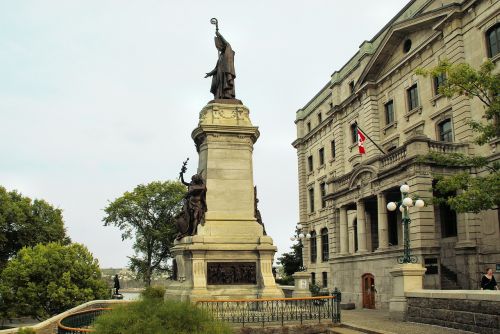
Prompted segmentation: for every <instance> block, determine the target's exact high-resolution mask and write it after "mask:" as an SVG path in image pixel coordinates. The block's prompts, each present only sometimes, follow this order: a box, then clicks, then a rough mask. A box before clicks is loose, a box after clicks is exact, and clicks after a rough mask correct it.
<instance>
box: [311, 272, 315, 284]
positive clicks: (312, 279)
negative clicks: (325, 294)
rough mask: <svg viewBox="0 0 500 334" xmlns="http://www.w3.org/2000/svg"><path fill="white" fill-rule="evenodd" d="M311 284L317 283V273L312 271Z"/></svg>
mask: <svg viewBox="0 0 500 334" xmlns="http://www.w3.org/2000/svg"><path fill="white" fill-rule="evenodd" d="M311 284H316V273H311Z"/></svg>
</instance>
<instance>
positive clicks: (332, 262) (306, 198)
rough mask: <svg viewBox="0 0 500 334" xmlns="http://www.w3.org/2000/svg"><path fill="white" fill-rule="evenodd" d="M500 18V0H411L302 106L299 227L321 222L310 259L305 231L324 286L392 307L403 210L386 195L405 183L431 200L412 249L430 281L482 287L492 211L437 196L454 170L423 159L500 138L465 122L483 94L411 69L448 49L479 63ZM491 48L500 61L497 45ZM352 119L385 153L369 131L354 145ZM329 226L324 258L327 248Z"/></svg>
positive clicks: (453, 57) (493, 247)
mask: <svg viewBox="0 0 500 334" xmlns="http://www.w3.org/2000/svg"><path fill="white" fill-rule="evenodd" d="M499 22H500V2H498V1H491V0H457V1H445V0H412V1H409V2H408V3H407V5H406V6H405V7H404V8H403V9H402V10H401V11H400V12H399V13H397V14H396V15H395V16H394V18H393V19H392V20H390V21H389V22H388V23H387V25H386V26H385V27H384V28H383V29H382V30H381V31H379V32H378V33H377V34H376V35H375V36H374V37H372V38H371V39H370V40H368V41H366V42H363V44H362V45H361V46H360V48H359V50H358V52H357V53H356V54H354V55H353V57H352V58H351V59H350V60H349V61H348V62H347V63H346V64H345V65H344V66H343V67H342V68H340V69H339V70H335V71H334V72H333V74H332V75H331V77H330V80H328V82H326V83H325V85H324V87H323V88H322V89H321V90H320V91H319V92H317V94H315V96H314V97H313V98H312V99H311V100H310V101H309V102H307V104H306V105H305V106H304V107H302V108H300V109H299V110H298V111H297V113H296V119H295V124H296V127H297V138H296V139H295V141H294V142H293V144H292V145H293V146H294V147H295V149H296V150H297V162H298V186H299V212H300V214H299V217H300V220H299V223H300V224H302V226H303V227H304V234H306V233H311V232H315V233H316V236H317V237H316V238H317V242H316V245H317V248H318V250H317V254H318V256H317V257H316V258H313V259H311V252H310V247H311V242H312V241H311V240H306V241H305V242H304V250H303V258H304V266H305V267H306V268H307V271H308V272H309V273H311V274H312V273H314V274H315V275H314V277H316V280H317V281H319V280H320V279H321V278H324V277H326V278H327V279H326V281H327V282H326V283H327V284H326V288H328V289H329V290H333V289H334V288H335V287H338V288H339V289H340V290H341V291H342V294H343V295H342V297H343V301H345V302H354V303H355V304H356V307H360V308H362V307H366V308H385V309H388V308H389V301H390V299H391V298H392V287H393V280H394V278H393V277H392V276H391V273H390V271H391V270H392V269H393V268H394V266H395V265H396V264H397V258H398V257H400V256H401V255H402V253H403V229H402V226H401V214H400V213H399V211H396V212H388V211H387V209H386V205H387V203H388V202H391V201H398V200H400V199H401V198H400V196H401V195H400V192H399V187H400V186H401V185H402V184H404V183H407V184H408V185H409V186H410V196H418V197H420V198H422V199H424V201H425V202H426V206H425V207H424V208H421V209H417V208H411V209H410V218H411V224H410V241H411V250H412V255H415V256H416V257H417V258H418V263H419V264H420V265H421V266H424V267H425V268H426V269H427V271H426V273H425V274H424V277H423V287H424V288H425V289H478V288H479V282H480V279H481V275H482V273H484V270H485V268H486V267H492V268H496V266H497V264H500V230H499V229H500V227H499V221H498V213H497V210H491V211H485V212H481V213H479V214H473V213H467V214H456V213H455V212H453V211H452V210H451V209H450V208H448V207H445V206H443V205H433V204H432V202H431V198H432V197H433V190H432V188H433V180H434V175H435V174H452V173H456V172H457V171H458V170H457V169H452V168H442V167H438V166H436V165H432V164H427V163H422V162H420V161H419V160H418V157H419V156H421V155H425V154H427V153H430V152H440V153H444V154H447V153H462V154H466V155H472V156H486V157H490V159H491V160H493V161H494V160H496V159H498V158H499V156H500V155H499V153H498V152H499V148H498V147H497V146H498V143H499V142H500V141H494V142H491V143H489V144H486V145H483V146H478V145H476V144H474V143H473V139H474V136H475V134H474V133H473V132H472V130H471V129H470V127H469V125H468V121H469V120H481V119H482V116H483V112H482V111H483V110H484V108H483V105H482V104H481V102H480V101H478V100H477V99H468V98H466V97H463V96H459V97H453V98H448V97H445V96H442V95H440V94H439V93H438V92H437V90H436V86H435V82H434V78H431V77H423V76H418V75H416V74H415V71H416V69H418V68H430V67H433V66H436V65H437V64H438V62H439V60H441V59H448V60H449V61H450V62H452V63H460V62H467V63H469V64H471V65H472V66H473V67H476V68H478V67H479V66H480V64H482V63H483V61H484V60H485V59H486V58H487V57H488V56H489V53H488V48H489V44H488V43H489V42H488V38H487V37H488V34H489V33H490V32H491V31H492V29H496V27H498V24H499ZM367 37H368V38H369V36H367ZM491 59H492V61H493V62H494V63H495V64H496V65H497V66H498V63H499V59H500V54H496V55H493V57H492V58H491ZM497 70H498V69H497ZM325 75H327V74H325ZM355 123H356V124H358V125H359V127H360V128H361V129H363V131H364V132H365V133H366V134H367V135H368V136H369V137H370V138H372V139H373V140H374V141H375V142H376V143H377V144H378V145H379V146H380V147H381V148H382V149H383V151H384V153H382V152H380V150H378V149H377V148H376V147H375V145H373V143H371V142H370V141H369V140H367V141H366V142H365V149H366V154H363V155H361V154H359V153H358V148H357V143H356V137H355V135H354V134H353V132H354V129H355ZM320 150H322V152H323V154H324V157H323V159H320V158H319V155H320V153H319V152H320ZM321 161H323V163H321ZM473 172H474V173H475V174H476V175H480V174H481V173H484V171H480V170H479V171H473ZM323 183H324V184H325V186H326V195H325V196H322V195H321V187H322V184H323ZM323 201H326V207H322V205H321V204H322V202H323ZM325 227H326V228H327V229H328V240H329V241H328V243H329V244H328V246H329V247H328V252H329V254H328V259H327V260H326V259H323V258H322V257H321V254H322V251H321V250H322V249H321V247H322V246H321V233H320V232H321V230H322V229H323V228H325ZM496 276H500V273H498V272H497V274H496ZM321 283H322V282H321ZM368 283H370V284H368ZM373 297H374V298H373Z"/></svg>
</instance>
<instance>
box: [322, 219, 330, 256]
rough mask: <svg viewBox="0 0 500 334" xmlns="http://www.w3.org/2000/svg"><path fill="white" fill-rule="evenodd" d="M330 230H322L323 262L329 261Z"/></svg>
mask: <svg viewBox="0 0 500 334" xmlns="http://www.w3.org/2000/svg"><path fill="white" fill-rule="evenodd" d="M328 253H329V248H328V229H327V228H326V227H325V228H324V229H322V230H321V261H323V262H325V261H328Z"/></svg>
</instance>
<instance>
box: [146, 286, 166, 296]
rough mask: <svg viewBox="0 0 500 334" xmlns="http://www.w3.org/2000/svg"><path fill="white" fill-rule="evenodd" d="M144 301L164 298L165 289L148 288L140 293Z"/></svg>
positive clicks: (158, 287) (159, 287) (157, 287)
mask: <svg viewBox="0 0 500 334" xmlns="http://www.w3.org/2000/svg"><path fill="white" fill-rule="evenodd" d="M141 296H142V298H144V299H163V296H165V288H164V287H161V286H148V287H147V288H146V289H144V290H143V291H142V292H141Z"/></svg>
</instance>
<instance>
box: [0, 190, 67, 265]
mask: <svg viewBox="0 0 500 334" xmlns="http://www.w3.org/2000/svg"><path fill="white" fill-rule="evenodd" d="M49 242H61V243H64V244H68V243H69V242H70V239H69V237H68V236H67V235H66V231H65V229H64V222H63V217H62V211H61V210H60V209H56V208H54V207H53V206H52V205H50V204H49V203H47V202H46V201H44V200H39V199H35V200H31V199H30V198H29V197H25V196H22V195H21V194H20V193H18V192H17V191H15V190H14V191H7V190H6V189H5V188H4V187H1V186H0V270H1V269H2V268H3V267H4V266H5V265H6V263H7V261H8V260H9V258H11V257H12V256H14V255H15V254H16V253H17V252H18V251H19V250H20V249H21V248H23V247H32V246H35V245H36V244H39V243H49Z"/></svg>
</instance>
